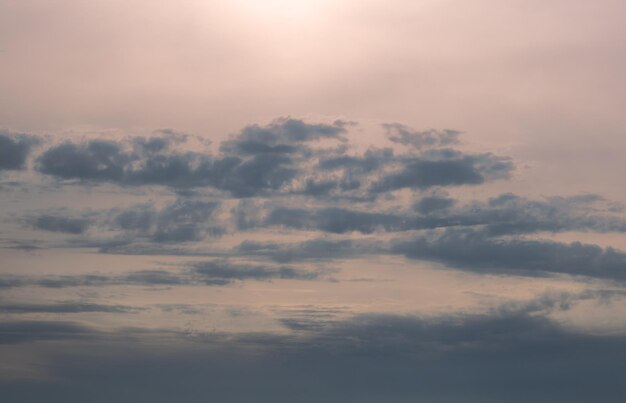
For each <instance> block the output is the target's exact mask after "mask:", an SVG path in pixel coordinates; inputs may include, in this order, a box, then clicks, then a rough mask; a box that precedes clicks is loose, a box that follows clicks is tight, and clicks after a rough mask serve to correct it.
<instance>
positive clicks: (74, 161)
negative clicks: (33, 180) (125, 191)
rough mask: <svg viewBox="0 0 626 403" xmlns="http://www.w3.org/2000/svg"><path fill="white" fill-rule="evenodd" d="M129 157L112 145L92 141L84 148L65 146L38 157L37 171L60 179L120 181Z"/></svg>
mask: <svg viewBox="0 0 626 403" xmlns="http://www.w3.org/2000/svg"><path fill="white" fill-rule="evenodd" d="M132 160H133V156H132V155H130V154H128V153H126V152H124V151H123V149H122V146H121V145H120V144H118V143H116V142H113V141H104V140H92V141H89V142H87V143H84V144H75V143H70V142H66V143H63V144H60V145H58V146H54V147H52V148H49V149H48V150H46V151H45V152H44V153H43V154H42V155H41V156H39V158H38V161H37V164H38V167H37V169H38V170H39V171H40V172H41V173H44V174H48V175H53V176H56V177H59V178H62V179H82V180H92V181H112V182H116V181H121V180H122V179H123V177H124V170H125V167H126V165H127V164H129V163H130V162H131V161H132Z"/></svg>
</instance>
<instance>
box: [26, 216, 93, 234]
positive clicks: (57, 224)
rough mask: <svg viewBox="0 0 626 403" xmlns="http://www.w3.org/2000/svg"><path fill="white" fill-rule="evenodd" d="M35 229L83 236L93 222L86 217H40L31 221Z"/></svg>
mask: <svg viewBox="0 0 626 403" xmlns="http://www.w3.org/2000/svg"><path fill="white" fill-rule="evenodd" d="M30 222H31V225H32V226H33V228H35V229H38V230H43V231H51V232H64V233H67V234H75V235H77V234H82V233H84V232H85V231H87V229H88V228H89V226H90V225H91V224H92V220H91V219H89V218H84V217H66V216H62V215H47V214H44V215H40V216H37V217H33V218H32V219H31V220H30Z"/></svg>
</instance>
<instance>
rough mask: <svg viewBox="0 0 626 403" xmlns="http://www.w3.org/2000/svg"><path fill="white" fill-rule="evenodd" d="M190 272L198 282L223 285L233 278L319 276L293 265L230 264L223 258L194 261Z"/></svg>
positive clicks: (261, 278) (301, 278)
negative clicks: (295, 267)
mask: <svg viewBox="0 0 626 403" xmlns="http://www.w3.org/2000/svg"><path fill="white" fill-rule="evenodd" d="M192 272H193V274H194V275H195V278H196V279H197V280H199V281H200V282H203V283H206V284H214V285H224V284H228V283H231V282H233V281H235V280H249V279H251V280H257V281H259V280H261V281H263V280H272V279H289V280H315V279H317V278H318V277H319V273H317V272H314V271H302V270H297V269H294V268H293V267H287V266H280V267H267V266H258V265H242V264H232V263H230V262H228V261H225V260H218V261H216V260H211V261H205V262H196V263H194V264H193V265H192Z"/></svg>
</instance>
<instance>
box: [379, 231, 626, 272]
mask: <svg viewBox="0 0 626 403" xmlns="http://www.w3.org/2000/svg"><path fill="white" fill-rule="evenodd" d="M391 250H392V252H394V253H401V254H403V255H405V256H406V257H409V258H412V259H421V260H431V261H437V262H441V263H443V264H445V265H447V266H450V267H455V268H458V269H461V270H468V271H472V272H476V273H499V274H516V275H526V276H544V275H547V274H569V275H582V276H589V277H597V278H603V279H610V280H618V281H624V280H625V279H626V254H625V253H623V252H621V251H618V250H615V249H613V248H602V247H600V246H597V245H591V244H582V243H580V242H573V243H570V244H564V243H558V242H553V241H543V240H529V239H523V238H513V239H500V238H491V237H488V236H486V235H485V233H484V232H481V231H470V230H446V231H444V232H443V233H438V234H431V235H427V236H417V237H415V238H414V239H412V240H409V241H406V240H398V241H395V242H394V243H393V244H392V247H391Z"/></svg>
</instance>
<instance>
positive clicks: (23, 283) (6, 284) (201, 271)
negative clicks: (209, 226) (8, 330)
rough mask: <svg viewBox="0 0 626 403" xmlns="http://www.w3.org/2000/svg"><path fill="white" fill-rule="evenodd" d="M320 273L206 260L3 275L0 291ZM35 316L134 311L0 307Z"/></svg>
mask: <svg viewBox="0 0 626 403" xmlns="http://www.w3.org/2000/svg"><path fill="white" fill-rule="evenodd" d="M320 278H321V273H320V272H318V271H312V270H301V269H297V268H294V267H290V266H270V265H259V264H235V263H231V262H230V261H229V260H227V259H220V260H206V261H197V262H192V263H188V264H186V265H184V266H182V268H181V269H178V270H160V269H152V270H136V271H130V272H127V273H124V274H119V275H106V274H102V275H94V274H82V275H80V274H78V275H56V276H53V275H48V276H20V275H4V276H2V277H0V289H1V288H15V287H28V286H35V287H45V288H67V287H107V286H109V287H110V286H119V285H130V286H145V287H151V286H180V285H184V286H202V285H211V286H222V285H228V284H231V283H233V282H235V281H247V280H252V281H270V280H281V279H282V280H303V281H310V280H318V279H320ZM29 309H30V310H32V311H33V312H36V311H37V309H39V310H40V312H55V309H56V310H58V312H62V311H65V312H72V310H75V311H76V312H79V311H81V310H83V311H84V312H89V310H90V309H92V312H108V311H107V309H110V312H116V311H120V312H121V311H131V310H133V309H134V308H132V307H125V306H120V305H97V304H88V303H80V302H68V303H63V304H57V305H22V304H17V305H15V304H8V305H7V304H4V305H3V304H1V303H0V312H15V313H17V312H18V311H19V310H24V311H28V310H29Z"/></svg>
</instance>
